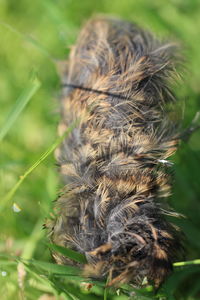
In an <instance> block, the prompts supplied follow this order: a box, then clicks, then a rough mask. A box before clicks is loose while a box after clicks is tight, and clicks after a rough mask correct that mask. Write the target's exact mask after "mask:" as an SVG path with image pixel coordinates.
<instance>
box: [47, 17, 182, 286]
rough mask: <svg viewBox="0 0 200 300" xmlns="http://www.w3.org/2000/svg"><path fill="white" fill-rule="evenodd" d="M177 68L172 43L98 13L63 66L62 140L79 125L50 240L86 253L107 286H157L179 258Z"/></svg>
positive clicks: (63, 162) (60, 153) (63, 160)
mask: <svg viewBox="0 0 200 300" xmlns="http://www.w3.org/2000/svg"><path fill="white" fill-rule="evenodd" d="M176 61H177V58H176V45H175V44H174V43H168V42H166V43H163V42H160V41H159V40H157V39H156V38H155V37H153V35H152V34H151V33H149V32H146V31H145V30H142V29H140V28H139V27H138V26H137V25H135V24H132V23H130V22H127V21H123V20H120V19H117V18H112V17H105V16H97V17H94V18H92V19H90V20H89V21H88V22H87V23H86V25H85V26H84V27H83V29H82V31H81V33H80V35H79V38H78V40H77V43H76V45H75V46H73V47H72V49H71V53H70V56H69V59H68V61H66V62H65V63H64V73H63V76H62V85H63V90H62V99H61V108H60V113H61V122H60V124H59V128H58V131H59V134H60V135H62V134H63V133H64V132H65V131H66V129H67V128H69V127H70V126H71V124H72V123H73V122H76V121H77V122H78V123H77V125H76V126H75V128H73V130H72V131H71V133H70V136H69V137H68V138H66V139H65V140H64V141H63V142H62V144H61V146H60V147H59V148H58V149H57V150H56V158H57V161H58V164H59V168H60V172H61V174H62V178H63V182H64V188H63V190H62V192H61V194H60V195H59V197H58V199H57V201H56V205H55V207H56V211H57V216H56V217H55V219H54V220H53V221H52V222H50V225H48V227H49V232H50V233H49V235H50V239H51V241H52V242H53V243H55V244H58V245H61V246H63V247H68V248H71V249H74V250H76V251H78V252H80V253H83V254H84V255H85V256H86V259H87V262H88V263H87V264H86V265H85V266H84V268H83V269H84V272H85V274H87V275H88V276H92V277H93V276H95V277H98V278H104V277H105V278H106V277H107V278H109V283H108V285H115V284H120V283H126V282H133V283H134V284H137V285H141V283H142V282H143V280H144V279H145V278H146V280H147V281H148V282H154V284H155V286H157V287H158V286H160V284H161V283H162V282H163V281H164V280H165V278H166V277H167V276H168V275H169V274H170V272H171V270H172V264H173V262H174V261H176V260H177V259H178V258H179V256H180V253H181V249H182V242H181V238H180V233H179V229H177V227H176V226H175V225H173V224H171V223H170V222H169V221H168V220H167V218H166V215H173V216H176V213H175V212H173V211H172V210H171V209H169V208H168V206H167V204H166V200H165V199H166V197H168V196H169V195H170V193H171V183H172V176H171V171H170V168H171V164H172V163H171V162H170V161H168V160H167V159H168V157H170V156H171V155H172V154H174V153H175V151H176V149H177V146H178V144H179V132H178V131H179V130H178V128H179V126H178V125H177V123H176V122H175V121H174V120H171V118H170V111H171V110H173V105H175V103H176V97H175V96H174V94H173V92H172V90H171V88H170V86H171V83H170V82H172V81H173V80H174V74H176ZM169 107H172V109H171V110H170V109H169ZM53 256H54V258H55V260H56V262H57V263H59V264H70V263H72V262H71V261H70V260H69V259H67V258H66V257H64V256H63V255H61V254H58V253H53Z"/></svg>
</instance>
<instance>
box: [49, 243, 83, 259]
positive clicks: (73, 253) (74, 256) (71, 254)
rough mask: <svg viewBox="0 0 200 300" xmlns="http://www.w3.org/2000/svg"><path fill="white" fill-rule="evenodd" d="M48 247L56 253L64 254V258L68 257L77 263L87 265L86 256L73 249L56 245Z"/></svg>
mask: <svg viewBox="0 0 200 300" xmlns="http://www.w3.org/2000/svg"><path fill="white" fill-rule="evenodd" d="M48 246H49V247H50V248H51V249H52V250H54V251H55V252H59V253H61V254H63V255H64V256H66V257H68V258H70V259H72V260H74V261H76V262H79V263H83V264H85V263H87V259H86V257H85V255H84V254H81V253H79V252H76V251H74V250H72V249H69V248H65V247H61V246H58V245H55V244H48Z"/></svg>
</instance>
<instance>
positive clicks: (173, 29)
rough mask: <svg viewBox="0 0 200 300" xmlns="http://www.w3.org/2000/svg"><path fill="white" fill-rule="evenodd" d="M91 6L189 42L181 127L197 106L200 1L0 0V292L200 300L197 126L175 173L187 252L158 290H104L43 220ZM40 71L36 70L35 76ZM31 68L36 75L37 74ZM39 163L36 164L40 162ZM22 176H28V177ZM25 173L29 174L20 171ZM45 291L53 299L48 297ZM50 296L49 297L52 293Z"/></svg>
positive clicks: (4, 295)
mask: <svg viewBox="0 0 200 300" xmlns="http://www.w3.org/2000/svg"><path fill="white" fill-rule="evenodd" d="M94 13H109V14H112V15H118V16H120V17H122V18H125V19H127V20H131V21H135V22H137V23H138V24H139V25H141V26H143V27H144V28H147V29H150V30H151V31H153V32H155V33H156V34H157V35H158V36H160V37H161V38H162V37H170V38H171V39H173V40H177V41H178V42H179V43H180V44H181V45H182V48H183V49H184V50H183V51H182V52H183V56H184V57H185V71H183V72H182V77H183V80H182V82H181V84H179V85H176V86H175V91H176V94H177V96H178V97H179V99H180V100H181V101H180V103H181V107H182V111H181V114H182V115H183V126H184V127H186V126H188V125H189V124H190V122H191V120H192V119H193V117H194V116H195V113H196V112H197V111H199V110H200V105H199V97H200V86H199V78H200V71H199V66H200V49H199V43H198V40H199V36H200V19H199V14H200V2H199V0H169V1H161V0H155V1H148V0H140V1H134V0H124V1H119V0H113V1H108V0H99V1H92V0H85V1H69V0H58V1H53V0H44V1H39V0H35V1H34V2H33V1H32V2H29V1H26V0H20V1H13V0H9V1H6V0H2V1H1V2H0V36H1V47H0V64H1V68H0V78H1V79H0V90H1V100H0V101H1V114H0V152H1V155H0V166H1V168H0V191H1V202H0V215H1V232H0V253H1V256H0V292H1V299H6V300H9V299H28V300H29V299H41V298H40V297H42V296H43V299H46V300H47V299H48V298H47V295H52V297H54V299H81V300H82V299H87V300H90V299H107V300H126V299H141V300H142V299H160V300H161V299H162V300H163V299H168V300H173V299H178V300H197V299H199V298H200V285H199V278H200V264H199V259H200V240H199V236H200V218H199V215H200V184H199V162H200V131H197V132H195V133H194V134H193V136H192V137H191V138H190V140H189V141H187V143H182V144H181V145H180V149H179V150H178V152H177V154H176V155H175V156H174V157H173V161H174V163H175V164H174V170H175V180H174V187H173V195H172V196H171V197H170V199H169V202H170V204H171V206H172V207H173V208H174V209H175V210H176V211H178V212H180V213H182V214H184V215H185V216H186V218H185V219H178V220H175V221H176V223H177V225H179V226H180V227H181V228H182V230H183V231H184V232H185V235H186V240H187V259H186V261H185V262H176V263H175V268H174V272H173V274H172V275H171V276H170V277H169V278H168V279H167V281H166V282H165V284H164V285H163V286H162V288H161V289H160V290H159V291H158V292H157V294H155V293H154V292H153V289H152V287H151V286H149V287H146V288H143V289H141V290H137V289H135V288H133V287H132V286H130V285H123V286H122V287H120V288H118V289H112V288H106V289H105V282H104V281H95V282H91V281H90V283H91V285H88V282H87V279H84V278H82V275H81V273H80V272H79V270H78V269H77V268H75V267H73V268H72V267H70V266H67V267H63V266H58V265H55V264H54V263H53V261H52V259H51V257H50V251H49V247H51V248H52V247H54V250H57V251H60V252H61V251H64V252H61V253H62V254H63V255H66V256H68V257H71V258H72V259H75V260H77V261H79V262H80V261H83V260H84V257H82V256H80V255H77V254H76V253H73V252H70V251H68V250H63V249H59V248H56V246H55V245H54V246H52V245H51V246H50V245H48V239H47V237H46V233H45V231H44V230H42V224H43V223H44V222H45V218H47V217H48V216H49V215H50V214H51V209H52V202H53V200H54V199H56V195H57V193H58V191H59V189H60V183H59V176H58V174H57V170H56V167H55V159H54V157H53V154H52V152H53V150H54V149H55V147H56V146H57V144H58V143H59V142H60V139H57V134H56V127H57V123H58V120H59V115H58V113H57V110H58V109H57V108H58V106H59V103H58V102H59V90H60V86H59V76H58V73H57V66H56V61H62V60H63V59H66V58H67V56H68V53H69V47H70V45H72V44H73V43H74V42H75V40H76V37H77V34H78V30H79V28H80V26H81V24H82V23H83V22H84V21H85V20H86V19H87V18H89V17H90V16H91V15H92V14H94ZM35 74H37V79H36V76H35ZM33 75H34V76H33ZM36 167H37V168H36ZM22 174H23V175H22ZM21 175H22V177H20V176H21ZM45 295H46V298H44V297H45ZM51 299H52V298H51Z"/></svg>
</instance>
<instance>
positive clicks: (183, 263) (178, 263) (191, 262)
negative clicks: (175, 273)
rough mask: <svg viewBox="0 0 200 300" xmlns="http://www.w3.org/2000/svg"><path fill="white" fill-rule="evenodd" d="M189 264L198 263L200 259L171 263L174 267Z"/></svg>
mask: <svg viewBox="0 0 200 300" xmlns="http://www.w3.org/2000/svg"><path fill="white" fill-rule="evenodd" d="M191 265H200V259H195V260H189V261H179V262H175V263H173V266H174V267H183V266H191Z"/></svg>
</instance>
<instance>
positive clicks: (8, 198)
mask: <svg viewBox="0 0 200 300" xmlns="http://www.w3.org/2000/svg"><path fill="white" fill-rule="evenodd" d="M74 124H75V123H74ZM74 126H75V125H72V126H71V127H69V128H68V129H67V130H66V132H65V133H64V134H63V135H62V136H61V137H59V138H58V139H57V140H56V141H55V142H54V143H53V144H52V145H51V146H50V147H49V148H48V149H47V150H46V151H45V152H44V153H43V154H42V155H41V156H40V158H39V159H38V160H37V161H36V162H35V163H34V164H33V165H32V166H31V167H30V168H29V169H28V170H27V171H26V172H25V173H24V174H23V175H22V176H20V179H19V181H18V182H17V183H16V184H15V185H14V186H13V188H12V189H11V190H10V191H9V192H8V193H7V195H6V196H5V197H4V198H3V199H2V201H1V206H0V212H2V210H3V209H4V208H5V207H6V205H7V203H9V201H10V200H11V199H12V197H13V196H14V194H15V193H16V191H17V190H18V188H19V187H20V185H21V184H22V182H23V181H24V180H25V178H26V177H27V176H28V175H30V173H32V172H33V170H34V169H35V168H36V167H37V166H39V165H40V164H41V163H42V162H43V161H44V160H45V159H46V158H47V157H48V156H49V155H50V154H51V153H52V152H53V151H54V150H55V149H56V148H57V147H58V145H59V144H60V143H61V142H62V141H63V139H64V138H65V137H66V136H67V135H68V134H69V133H70V132H71V131H72V129H73V127H74Z"/></svg>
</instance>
